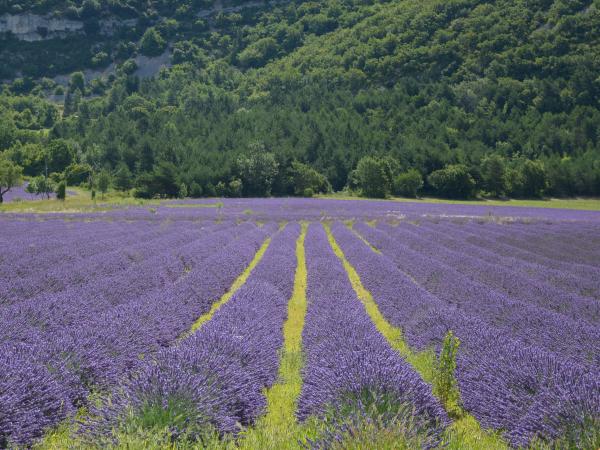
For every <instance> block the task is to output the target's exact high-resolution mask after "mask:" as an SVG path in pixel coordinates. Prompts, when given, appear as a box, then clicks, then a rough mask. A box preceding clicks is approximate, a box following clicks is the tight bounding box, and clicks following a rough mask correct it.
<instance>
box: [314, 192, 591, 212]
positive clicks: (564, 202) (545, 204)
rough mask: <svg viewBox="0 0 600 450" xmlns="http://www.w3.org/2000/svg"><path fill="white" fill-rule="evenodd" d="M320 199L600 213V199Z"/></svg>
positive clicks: (343, 196) (340, 195)
mask: <svg viewBox="0 0 600 450" xmlns="http://www.w3.org/2000/svg"><path fill="white" fill-rule="evenodd" d="M318 198H328V199H335V200H371V201H394V202H399V203H409V202H410V203H425V204H427V203H431V204H449V205H482V206H520V207H525V208H555V209H575V210H584V211H600V199H599V198H549V199H526V200H521V199H510V200H492V199H490V200H482V199H478V200H448V199H442V198H433V197H424V198H416V199H415V198H403V197H391V198H389V199H381V198H364V197H357V196H353V195H348V194H345V193H335V194H327V195H319V196H318Z"/></svg>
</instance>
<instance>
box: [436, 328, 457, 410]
mask: <svg viewBox="0 0 600 450" xmlns="http://www.w3.org/2000/svg"><path fill="white" fill-rule="evenodd" d="M459 346H460V341H459V340H458V338H457V337H456V336H454V333H452V331H448V333H446V336H444V341H443V343H442V348H441V350H440V354H439V356H438V360H437V365H436V368H435V372H434V378H433V393H434V395H435V396H437V397H438V398H439V399H440V401H441V402H442V404H444V405H445V406H446V410H447V411H449V412H451V413H452V412H453V413H455V414H456V413H459V412H460V394H459V391H458V385H457V383H456V375H455V372H456V354H457V352H458V347H459Z"/></svg>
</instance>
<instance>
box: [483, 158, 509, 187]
mask: <svg viewBox="0 0 600 450" xmlns="http://www.w3.org/2000/svg"><path fill="white" fill-rule="evenodd" d="M481 177H482V181H483V188H484V189H485V190H486V191H487V192H488V193H489V194H490V195H492V196H494V197H498V196H502V195H504V194H505V193H506V190H507V180H506V164H505V162H504V159H503V158H502V157H501V156H500V155H496V154H493V155H489V156H486V157H485V158H484V159H483V160H482V161H481Z"/></svg>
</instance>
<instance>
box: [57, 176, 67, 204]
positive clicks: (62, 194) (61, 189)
mask: <svg viewBox="0 0 600 450" xmlns="http://www.w3.org/2000/svg"><path fill="white" fill-rule="evenodd" d="M56 198H57V199H58V200H65V199H66V198H67V183H65V182H64V181H61V182H60V183H58V186H57V187H56Z"/></svg>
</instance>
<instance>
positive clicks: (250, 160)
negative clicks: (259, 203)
mask: <svg viewBox="0 0 600 450" xmlns="http://www.w3.org/2000/svg"><path fill="white" fill-rule="evenodd" d="M237 170H238V172H239V174H240V178H241V180H242V184H243V192H244V195H246V196H249V197H264V196H269V195H271V188H272V186H273V181H274V180H275V177H276V176H277V174H278V173H279V164H278V163H277V160H276V159H275V156H274V155H273V154H272V153H269V152H266V151H265V149H264V146H263V145H261V144H255V145H253V147H252V148H251V153H250V154H249V155H243V156H240V157H239V158H238V160H237Z"/></svg>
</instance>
